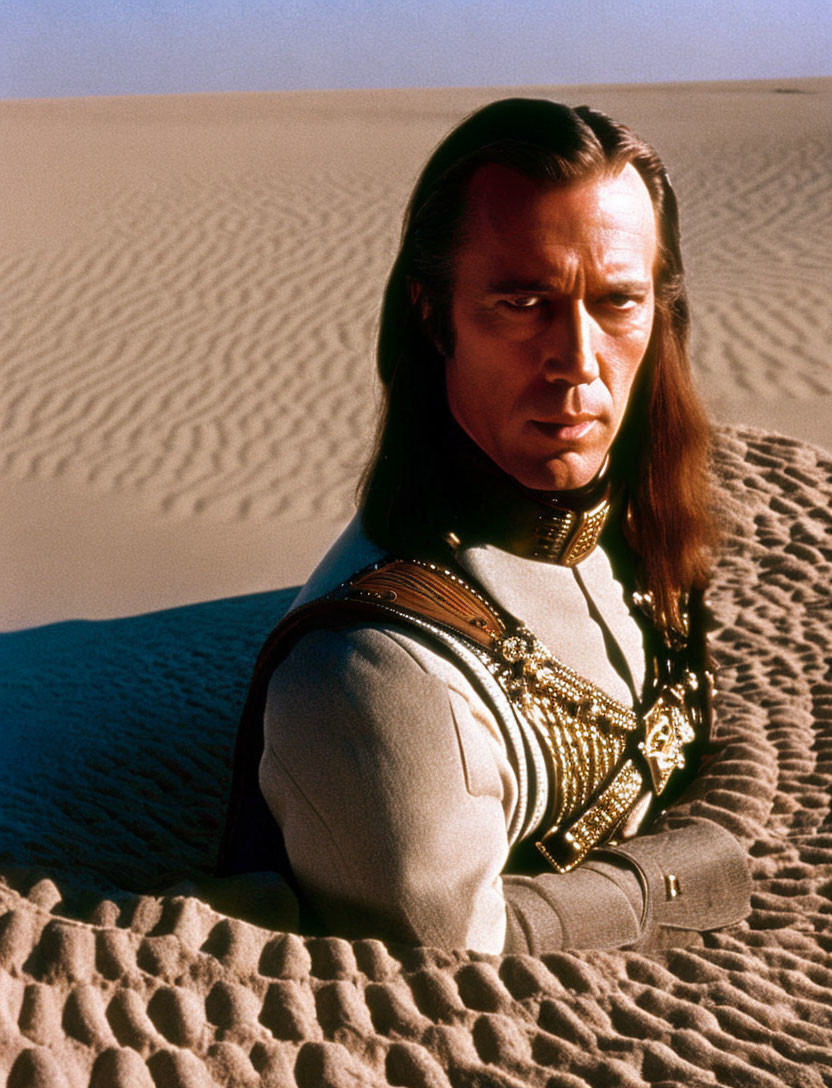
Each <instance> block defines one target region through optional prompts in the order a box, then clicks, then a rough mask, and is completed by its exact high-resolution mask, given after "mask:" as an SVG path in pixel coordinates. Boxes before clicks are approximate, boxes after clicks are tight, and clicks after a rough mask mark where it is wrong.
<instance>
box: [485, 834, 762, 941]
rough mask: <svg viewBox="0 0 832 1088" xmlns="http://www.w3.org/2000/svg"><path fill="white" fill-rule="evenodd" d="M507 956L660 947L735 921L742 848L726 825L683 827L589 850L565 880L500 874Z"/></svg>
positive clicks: (744, 908)
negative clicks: (587, 855)
mask: <svg viewBox="0 0 832 1088" xmlns="http://www.w3.org/2000/svg"><path fill="white" fill-rule="evenodd" d="M503 891H504V895H505V899H506V904H507V922H508V924H507V932H506V943H505V949H504V950H505V951H506V952H531V953H533V954H538V955H539V954H543V953H545V952H551V951H557V950H561V949H579V948H625V947H626V948H639V949H645V948H647V947H654V948H655V947H666V946H669V945H672V944H685V943H690V940H689V938H690V935H691V934H692V933H699V932H702V931H706V930H710V929H718V928H719V927H721V926H727V925H733V924H734V923H735V922H739V921H741V919H743V918H744V917H745V916H746V915H747V914H748V912H749V910H750V894H751V879H750V877H749V873H748V864H747V861H746V856H745V851H744V850H743V849H742V847H741V846H740V845H739V843H738V842H737V841H736V839H735V838H734V837H733V835H731V834H730V833H729V832H728V831H726V830H725V829H724V828H722V827H720V826H719V825H718V824H715V823H712V822H711V821H710V820H705V819H696V818H691V819H690V821H689V822H688V823H686V824H684V825H683V826H680V827H674V828H673V829H671V830H669V831H661V832H659V833H658V834H655V835H642V836H639V837H637V838H634V839H630V840H628V841H627V842H624V843H620V844H618V845H616V846H609V847H604V848H603V849H600V850H596V851H593V853H592V854H591V855H590V856H589V858H588V859H587V860H586V861H585V862H584V863H583V864H582V865H581V866H579V868H577V869H575V870H574V871H573V872H571V873H563V874H561V873H541V874H540V875H538V876H534V877H526V876H506V877H504V878H503Z"/></svg>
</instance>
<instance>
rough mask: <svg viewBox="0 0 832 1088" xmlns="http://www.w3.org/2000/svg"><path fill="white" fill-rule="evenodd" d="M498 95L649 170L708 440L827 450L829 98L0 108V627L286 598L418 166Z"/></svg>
mask: <svg viewBox="0 0 832 1088" xmlns="http://www.w3.org/2000/svg"><path fill="white" fill-rule="evenodd" d="M506 93H525V94H528V93H531V94H548V95H551V96H553V97H558V98H561V99H563V100H565V101H568V102H571V103H578V102H583V101H586V102H590V103H592V104H594V105H598V106H600V107H601V108H603V109H606V110H607V111H609V112H610V113H612V114H613V115H614V116H617V117H621V118H622V119H624V120H626V121H628V122H629V123H631V124H632V125H633V126H634V127H635V128H636V129H638V130H639V131H640V132H641V133H642V134H643V135H645V136H646V137H647V138H648V139H650V140H651V141H652V142H653V143H654V144H655V145H656V147H657V148H658V149H659V150H660V152H661V154H662V155H663V156H664V158H665V160H666V162H667V164H668V166H669V168H670V171H671V176H672V178H673V182H674V186H675V188H676V190H677V192H678V195H679V199H680V203H681V208H682V216H683V231H684V238H685V253H686V260H687V266H688V271H689V279H690V287H691V295H692V300H693V307H694V317H695V330H696V332H695V339H694V360H695V366H696V373H697V376H698V378H699V381H700V385H701V388H702V391H703V393H704V395H705V397H706V399H707V401H708V404H709V405H710V406H711V408H712V409H713V411H714V413H715V414H716V416H717V417H718V418H720V419H722V420H725V421H734V422H745V423H751V424H756V425H758V426H762V427H764V428H766V429H768V430H773V431H778V432H783V433H786V434H793V435H797V436H799V437H803V438H804V439H807V440H809V441H812V442H815V443H821V444H826V443H828V442H829V431H830V424H832V357H830V352H829V347H828V345H829V343H830V339H832V337H831V336H830V327H829V326H830V319H829V312H830V310H829V296H830V288H832V274H830V263H829V258H828V253H829V251H830V239H829V233H830V214H829V212H830V200H829V194H830V181H829V179H830V155H831V154H832V151H830V146H831V144H830V138H829V137H830V130H831V129H832V109H830V105H832V81H830V80H790V81H785V82H783V83H782V84H775V83H737V84H687V85H667V86H630V87H568V88H525V89H524V90H523V91H522V92H518V91H514V92H509V91H502V92H500V91H499V90H496V89H491V90H489V89H477V90H458V89H457V90H449V91H442V90H430V91H372V92H370V91H367V92H341V93H330V92H321V93H296V94H286V93H283V94H227V95H195V96H170V97H166V96H159V97H135V98H130V97H128V98H112V99H76V100H52V101H17V102H6V103H0V124H1V125H2V133H3V136H2V141H3V150H4V154H3V155H2V156H0V185H1V186H2V192H3V201H2V210H1V211H0V217H1V218H2V230H1V231H0V237H2V238H3V247H2V253H0V282H1V283H2V285H3V287H2V297H3V306H2V322H3V326H2V328H3V336H2V342H0V352H2V358H1V359H0V374H2V390H3V393H2V401H0V405H1V406H2V413H3V414H2V424H0V481H2V493H1V494H2V498H0V504H1V505H0V526H1V527H2V528H0V558H2V562H0V602H2V603H0V629H4V628H5V629H12V628H20V627H25V626H29V625H33V624H40V623H46V622H50V621H54V620H59V619H67V618H76V617H104V616H117V615H125V614H130V613H134V612H139V611H146V610H148V609H153V608H164V607H167V606H171V605H176V604H184V603H187V602H194V601H200V600H206V599H210V598H214V597H217V596H228V595H233V594H237V593H247V592H253V591H257V590H265V589H270V588H274V587H278V586H285V585H289V584H294V583H297V582H298V581H301V580H302V579H303V577H304V576H305V575H306V573H308V572H309V571H310V570H311V568H312V566H313V565H314V560H315V558H316V556H317V555H319V554H320V553H321V551H322V550H323V549H324V547H325V546H326V544H327V543H328V542H329V541H330V540H332V539H334V537H335V536H336V535H337V532H338V530H339V528H340V526H341V525H342V524H343V523H344V521H345V520H346V519H347V518H348V517H349V515H350V513H351V512H352V509H353V493H354V487H355V482H356V479H357V476H358V473H359V471H360V467H361V464H362V462H363V460H364V458H365V456H366V453H367V449H368V441H369V435H370V433H371V429H372V418H373V412H374V406H375V401H376V396H377V393H376V390H375V386H374V381H373V364H372V352H373V336H374V331H375V325H376V321H377V314H378V305H379V297H380V293H381V288H382V285H383V282H384V277H385V275H386V272H387V269H388V267H389V265H390V263H391V259H392V256H393V254H394V252H395V246H396V241H397V235H398V230H399V225H400V221H401V213H402V210H403V207H404V203H405V201H406V198H407V195H408V192H409V189H410V187H411V185H412V183H413V180H414V178H415V175H416V173H417V171H418V169H419V167H420V165H421V163H422V162H423V160H424V158H425V157H426V155H427V153H428V152H429V151H430V149H431V148H432V147H433V146H434V145H435V144H436V142H437V141H438V140H439V139H440V138H441V136H442V135H443V134H444V133H445V132H446V131H447V130H448V129H449V128H450V127H451V126H452V125H453V124H454V123H455V122H456V121H457V120H458V119H459V118H460V117H461V116H462V115H464V114H465V113H466V112H467V111H469V110H471V109H473V108H475V107H476V106H477V105H480V104H482V103H483V102H485V101H487V100H489V99H491V98H493V97H495V96H498V95H500V94H506Z"/></svg>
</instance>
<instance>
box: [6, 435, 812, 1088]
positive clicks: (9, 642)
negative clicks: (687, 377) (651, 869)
mask: <svg viewBox="0 0 832 1088" xmlns="http://www.w3.org/2000/svg"><path fill="white" fill-rule="evenodd" d="M717 468H718V472H719V475H720V478H721V490H720V507H721V510H722V513H723V515H724V518H725V522H726V528H727V548H726V553H725V556H724V558H723V561H722V565H721V567H720V572H719V576H718V578H717V580H716V583H715V585H714V587H713V603H714V607H715V611H716V616H717V620H718V629H717V631H716V636H715V649H716V653H717V657H718V661H719V663H720V673H719V703H718V739H719V740H720V741H721V754H720V755H719V756H718V758H717V759H716V761H715V762H714V763H713V764H711V765H710V767H709V768H708V769H707V771H706V772H705V773H704V774H703V775H702V777H701V778H700V779H699V781H698V786H697V789H696V792H695V794H694V796H693V797H691V799H690V800H688V801H686V802H685V809H686V810H687V811H692V812H694V813H697V814H699V815H703V816H707V817H710V818H711V819H713V820H716V821H719V822H720V823H722V824H723V825H724V826H726V827H728V828H729V829H730V830H731V831H732V832H733V833H734V834H735V835H736V836H738V838H739V839H740V840H741V841H742V842H743V843H744V844H746V845H747V847H748V850H749V856H750V864H751V869H752V873H753V878H754V889H753V898H752V907H753V910H752V914H751V916H750V917H749V919H748V920H747V921H746V922H743V923H742V924H740V925H739V926H736V927H734V928H732V929H730V930H727V931H724V932H719V933H714V934H710V935H706V936H705V937H704V938H703V939H702V940H701V943H700V944H699V945H698V946H694V947H687V948H677V949H666V950H664V951H659V952H654V953H652V954H649V955H648V954H646V953H637V952H594V953H582V954H566V953H564V954H558V955H549V956H545V957H543V958H541V959H536V958H532V957H527V956H515V955H512V956H483V955H476V954H466V953H459V954H447V953H440V952H437V951H434V950H429V949H409V950H408V949H402V948H398V947H393V946H388V945H384V944H382V943H380V942H378V941H374V940H361V941H353V942H348V941H344V940H341V939H336V938H317V939H306V938H301V937H299V936H297V935H295V934H292V933H289V932H277V931H274V930H268V929H265V928H259V927H257V926H254V925H252V924H249V923H247V922H243V921H240V920H238V919H235V918H232V917H228V916H224V915H223V914H221V913H219V912H218V911H217V910H215V909H212V908H210V907H209V906H207V905H206V903H204V902H203V901H201V900H200V899H198V898H195V897H192V896H191V897H188V896H170V895H168V896H164V895H162V896H159V895H148V894H146V893H147V891H148V890H149V889H150V888H151V887H152V886H153V885H154V884H156V885H158V884H159V883H160V882H163V881H166V880H171V879H173V877H174V875H175V872H176V870H177V868H178V869H179V870H180V871H181V869H182V868H184V869H185V870H186V871H188V872H189V873H190V874H191V875H192V876H193V875H195V874H197V873H198V872H199V870H200V869H203V870H204V869H205V868H206V867H207V866H208V865H209V864H210V858H211V855H212V853H213V843H214V842H215V841H216V836H217V832H218V811H219V807H220V798H221V796H222V794H223V793H224V791H225V788H226V782H227V771H228V750H229V746H230V742H231V737H232V735H233V731H234V720H233V719H234V713H235V710H234V709H233V708H234V707H235V704H236V705H238V704H239V700H240V698H241V695H242V690H241V677H242V676H243V675H244V673H243V668H242V665H241V662H242V661H245V660H249V661H250V660H251V654H252V653H253V648H254V646H255V645H256V644H257V643H258V641H259V640H260V638H261V637H262V635H263V634H264V633H265V631H266V629H267V627H268V626H269V624H270V623H271V622H272V621H273V620H275V619H276V618H277V616H278V615H279V613H280V611H281V610H282V609H283V608H285V607H286V604H287V597H286V594H285V593H284V594H283V595H280V594H270V595H260V596H257V597H252V598H242V599H238V600H234V601H225V602H218V603H216V604H214V605H202V606H197V607H195V608H187V609H178V610H175V611H172V612H165V613H160V614H158V615H156V616H149V617H148V616H146V617H138V618H136V619H130V620H119V621H111V622H107V623H97V624H96V623H87V624H79V623H74V624H60V625H56V626H55V627H53V628H44V629H41V630H40V631H26V632H17V633H14V634H10V635H6V636H4V637H3V639H2V642H0V647H2V648H3V650H4V656H5V660H6V661H7V662H10V663H11V664H12V665H14V666H17V667H16V668H12V669H8V670H6V671H5V673H4V674H3V675H4V676H5V677H6V679H4V681H3V685H4V687H3V700H4V704H5V705H4V706H3V718H4V720H5V721H7V722H9V723H11V725H12V729H11V736H12V740H13V743H12V747H11V749H10V750H11V752H12V758H11V759H9V760H7V761H6V765H5V766H4V767H2V768H0V785H2V790H0V798H2V801H0V804H2V808H3V815H4V818H3V820H2V821H0V823H2V827H3V828H5V829H9V828H10V827H11V826H14V827H15V830H14V832H12V831H10V830H4V831H3V832H2V844H1V846H2V853H1V855H0V856H2V858H3V859H4V868H3V872H4V874H5V876H4V880H3V882H2V883H1V884H0V1075H2V1076H6V1077H7V1083H8V1085H9V1088H30V1086H31V1088H34V1086H38V1088H59V1086H60V1088H82V1086H84V1088H86V1086H87V1085H90V1086H91V1088H103V1086H105V1085H106V1086H108V1088H111V1086H112V1088H119V1086H123V1088H153V1086H154V1085H155V1086H156V1088H163V1086H164V1088H174V1086H183V1088H197V1086H200V1088H208V1086H212V1085H217V1086H234V1088H240V1086H245V1085H257V1084H261V1085H265V1086H267V1088H278V1086H279V1088H284V1086H285V1088H294V1086H297V1088H347V1086H353V1088H354V1086H359V1085H360V1086H365V1085H366V1086H378V1088H382V1086H384V1085H405V1086H408V1088H475V1086H476V1088H522V1086H529V1085H531V1086H535V1088H544V1086H545V1088H599V1086H601V1085H603V1086H610V1088H647V1086H648V1085H652V1086H654V1088H656V1086H661V1088H705V1086H714V1085H723V1086H726V1088H783V1086H791V1088H822V1086H824V1085H831V1084H832V815H831V814H830V796H831V793H830V787H831V786H832V674H830V667H829V662H830V658H831V657H832V634H830V627H829V617H830V614H832V514H830V505H831V504H832V458H830V457H829V456H828V455H825V454H823V453H822V452H821V451H819V450H817V449H815V448H813V447H811V446H807V445H803V444H801V443H799V442H798V441H796V440H795V441H791V440H788V439H783V438H773V437H769V436H767V435H766V434H763V433H761V432H758V431H751V430H736V429H735V430H726V431H724V432H723V433H722V435H721V438H720V442H719V447H718V450H717ZM25 661H28V662H29V668H28V671H27V669H25V668H22V667H21V666H22V663H23V662H25ZM12 675H15V676H16V679H14V680H12V679H9V677H10V676H12ZM27 821H28V822H27ZM13 864H16V865H21V864H23V865H26V866H32V865H40V866H41V867H42V870H43V869H45V872H46V875H45V876H44V875H42V874H41V875H40V876H37V875H31V874H30V873H29V874H27V873H26V872H21V871H19V870H14V869H13V868H12V865H13ZM85 882H86V887H84V884H85ZM96 884H97V888H98V890H97V891H96V890H95V888H94V886H93V885H96ZM125 889H127V890H125ZM131 890H132V894H131V893H130V891H131ZM140 892H144V893H145V894H140ZM85 897H86V898H85Z"/></svg>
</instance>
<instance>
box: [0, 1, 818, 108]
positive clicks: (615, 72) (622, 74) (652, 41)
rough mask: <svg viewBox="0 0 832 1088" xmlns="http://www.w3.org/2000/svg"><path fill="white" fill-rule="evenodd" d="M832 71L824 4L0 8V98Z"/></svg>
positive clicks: (46, 4)
mask: <svg viewBox="0 0 832 1088" xmlns="http://www.w3.org/2000/svg"><path fill="white" fill-rule="evenodd" d="M830 74H832V0H418V2H411V0H272V2H268V0H226V2H224V3H223V2H220V0H0V98H22V97H27V98H28V97H42V96H56V95H90V94H139V93H140V94H146V93H172V92H179V91H189V92H190V91H230V90H301V89H325V88H339V87H408V86H414V87H430V86H453V85H457V86H465V85H471V86H477V85H489V84H491V85H494V84H507V85H512V84H524V83H544V84H546V83H552V84H558V83H620V82H626V83H630V82H657V81H658V82H661V81H665V80H691V79H754V78H761V79H763V78H775V79H780V78H785V77H789V76H792V77H797V76H812V75H830Z"/></svg>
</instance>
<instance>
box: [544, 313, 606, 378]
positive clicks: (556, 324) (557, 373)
mask: <svg viewBox="0 0 832 1088" xmlns="http://www.w3.org/2000/svg"><path fill="white" fill-rule="evenodd" d="M595 331H596V330H595V323H594V321H593V320H592V317H591V315H590V314H589V313H588V312H587V309H586V307H585V306H584V304H583V302H582V301H580V300H577V299H570V300H564V302H563V304H562V305H561V306H560V307H558V308H557V310H556V312H555V313H554V314H553V315H552V320H551V322H550V324H549V327H548V328H547V330H546V333H545V335H544V338H543V350H544V357H543V366H544V371H545V376H546V378H547V379H548V380H549V381H552V382H556V381H565V382H568V383H569V384H570V385H589V384H590V383H591V382H594V381H595V380H596V378H597V377H598V376H599V373H600V371H599V369H598V358H597V354H596V350H597V344H596V336H595Z"/></svg>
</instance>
